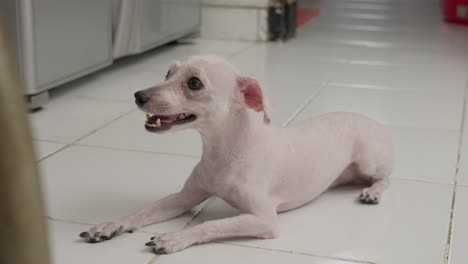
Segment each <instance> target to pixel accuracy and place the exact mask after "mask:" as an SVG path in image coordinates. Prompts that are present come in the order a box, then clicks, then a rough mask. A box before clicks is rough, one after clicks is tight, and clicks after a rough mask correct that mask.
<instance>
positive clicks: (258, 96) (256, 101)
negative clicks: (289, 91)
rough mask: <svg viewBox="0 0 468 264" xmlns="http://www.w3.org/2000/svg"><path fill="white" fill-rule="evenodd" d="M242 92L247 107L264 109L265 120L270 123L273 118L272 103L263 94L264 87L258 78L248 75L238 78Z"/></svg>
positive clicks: (258, 110)
mask: <svg viewBox="0 0 468 264" xmlns="http://www.w3.org/2000/svg"><path fill="white" fill-rule="evenodd" d="M238 84H239V87H240V91H241V94H242V95H243V97H244V98H243V99H244V102H245V104H246V105H247V107H249V108H251V109H253V110H255V111H257V112H261V111H263V120H264V121H265V123H267V124H269V123H270V119H271V105H270V102H269V101H268V99H266V98H265V96H264V95H263V91H262V88H260V84H259V83H258V81H257V80H255V79H253V78H248V77H241V78H239V80H238Z"/></svg>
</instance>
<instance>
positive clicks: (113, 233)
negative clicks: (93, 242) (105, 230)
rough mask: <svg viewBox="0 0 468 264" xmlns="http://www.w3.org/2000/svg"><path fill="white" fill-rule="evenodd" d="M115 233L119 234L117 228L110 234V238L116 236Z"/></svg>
mask: <svg viewBox="0 0 468 264" xmlns="http://www.w3.org/2000/svg"><path fill="white" fill-rule="evenodd" d="M115 234H117V230H115V231H114V232H112V233H111V234H110V237H109V239H111V238H113V237H114V236H115Z"/></svg>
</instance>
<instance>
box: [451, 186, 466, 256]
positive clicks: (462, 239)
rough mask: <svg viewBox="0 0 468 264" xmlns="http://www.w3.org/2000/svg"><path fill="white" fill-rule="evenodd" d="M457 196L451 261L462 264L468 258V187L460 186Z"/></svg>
mask: <svg viewBox="0 0 468 264" xmlns="http://www.w3.org/2000/svg"><path fill="white" fill-rule="evenodd" d="M456 197H457V198H456V203H455V214H454V219H453V231H452V242H451V250H450V251H451V254H450V263H451V264H462V263H466V260H467V259H468V252H467V251H466V245H467V244H468V225H467V223H468V188H467V187H458V188H457V196H456Z"/></svg>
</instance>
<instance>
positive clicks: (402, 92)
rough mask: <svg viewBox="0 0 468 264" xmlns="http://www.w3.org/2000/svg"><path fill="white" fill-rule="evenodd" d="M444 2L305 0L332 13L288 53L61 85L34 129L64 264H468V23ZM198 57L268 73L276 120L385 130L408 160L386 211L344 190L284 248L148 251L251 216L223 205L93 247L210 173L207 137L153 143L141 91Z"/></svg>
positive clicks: (285, 49)
mask: <svg viewBox="0 0 468 264" xmlns="http://www.w3.org/2000/svg"><path fill="white" fill-rule="evenodd" d="M439 2H440V1H439V0H412V1H410V0H379V1H354V0H352V1H345V0H329V1H318V0H317V1H306V0H304V1H301V2H300V4H301V6H304V7H319V8H320V9H321V14H320V16H318V17H317V18H315V19H314V20H313V21H312V22H310V23H309V24H307V25H306V26H305V27H304V28H301V29H300V30H299V32H298V37H297V38H296V39H293V40H291V41H288V42H286V43H268V44H260V43H247V42H225V41H209V40H201V39H195V40H187V41H185V43H184V44H183V45H176V46H170V47H165V48H162V49H158V50H155V51H152V52H149V53H147V54H145V55H143V56H139V57H138V58H130V59H124V60H121V61H119V62H118V63H117V64H116V65H115V66H113V67H110V68H109V69H106V70H103V71H101V72H99V73H97V74H93V75H92V76H89V77H86V78H83V79H81V80H78V81H75V82H73V83H71V84H67V85H65V86H64V87H61V89H57V90H56V91H54V93H53V97H52V99H51V103H50V104H49V105H47V106H46V107H45V109H44V110H43V111H41V112H37V113H33V114H31V115H30V119H31V122H32V126H33V129H34V140H35V141H34V142H35V144H36V146H37V156H38V159H39V160H40V161H39V166H40V169H41V171H42V176H41V177H42V182H43V187H44V188H45V201H46V207H47V216H48V222H49V230H50V236H51V244H52V252H53V258H54V260H55V263H60V264H62V263H66V264H68V263H141V264H151V263H183V262H188V261H196V262H203V263H220V262H224V263H238V262H247V263H266V262H271V263H285V262H291V263H330V264H337V263H387V264H396V263H398V264H404V263H411V264H413V263H425V264H426V263H428V264H429V263H440V264H442V263H452V264H461V263H467V262H468V254H467V250H466V244H467V243H468V209H467V208H468V119H467V117H466V112H467V111H468V110H466V109H465V108H464V103H465V100H466V89H467V77H468V67H467V64H468V27H461V26H455V25H447V24H445V23H443V22H442V17H441V15H440V10H439ZM197 53H217V54H220V55H222V56H224V57H226V58H229V60H230V61H232V62H233V63H234V64H236V65H237V66H238V67H239V68H240V69H241V71H242V72H244V73H245V74H248V75H251V76H253V77H256V78H257V79H259V80H260V81H261V83H262V85H263V87H264V89H265V90H266V93H267V94H268V96H269V97H270V99H271V100H272V101H273V103H274V105H275V112H274V120H273V122H274V124H276V125H287V124H288V123H294V122H298V121H300V120H301V119H303V118H306V117H310V116H314V115H318V114H320V113H324V112H329V111H337V110H340V111H355V112H360V113H364V114H366V115H369V116H372V117H374V118H376V119H378V120H380V121H381V122H383V123H384V124H385V125H386V126H387V128H388V130H389V131H390V132H391V134H392V135H393V136H394V139H395V146H396V155H397V165H396V169H395V172H394V174H393V175H392V185H391V187H390V189H389V191H388V193H387V195H386V196H385V197H384V200H383V202H382V203H381V204H380V205H378V206H362V205H360V204H358V203H356V202H355V199H354V198H355V195H356V190H355V189H354V188H353V187H343V188H339V189H336V190H333V191H330V192H328V193H326V194H324V195H323V196H321V197H319V198H318V199H317V200H315V201H313V202H311V203H310V204H308V205H307V206H304V207H303V208H300V209H298V210H294V211H291V212H289V213H285V214H281V215H280V217H279V219H280V229H281V236H280V238H278V239H274V240H263V241H261V240H249V239H240V240H228V241H222V242H221V243H209V244H206V245H202V246H194V247H191V248H189V249H187V250H185V251H182V252H180V253H176V254H174V255H167V256H155V255H153V254H152V253H151V252H150V251H148V250H147V249H146V248H145V247H144V243H145V242H147V240H148V238H149V237H150V236H151V234H158V233H164V232H170V231H174V230H178V229H181V228H183V227H184V226H186V225H188V224H196V223H198V222H200V221H204V220H206V219H213V218H220V217H225V216H229V215H232V214H235V213H236V211H235V210H233V209H231V208H230V207H228V206H227V205H226V204H224V203H223V202H221V201H219V200H210V201H208V202H207V203H206V204H204V205H203V210H202V211H201V213H200V214H198V216H197V217H195V214H196V213H197V212H198V211H199V209H200V208H197V209H194V210H193V212H192V213H189V214H186V215H183V216H181V217H179V218H177V219H174V220H171V221H168V222H166V223H162V224H158V225H153V226H149V227H146V228H144V229H142V230H139V231H137V232H136V233H134V234H126V235H123V236H120V237H118V238H116V239H114V240H112V241H109V242H106V243H101V244H86V243H82V242H80V241H79V240H78V236H77V235H78V234H79V232H80V231H83V230H85V229H87V228H88V227H89V226H90V225H93V224H98V223H100V222H103V221H109V220H112V219H115V218H117V217H120V216H123V215H125V214H128V213H130V212H132V211H134V210H136V209H137V208H140V207H142V206H145V205H147V204H148V203H150V202H152V201H154V200H156V199H159V198H161V197H163V196H164V195H166V194H168V193H170V192H174V191H177V190H178V189H179V187H180V186H181V185H182V183H183V182H184V179H185V178H186V176H187V175H188V173H189V172H190V170H191V168H192V166H193V165H194V164H195V163H196V161H197V159H198V158H197V157H199V155H200V152H201V144H200V142H199V137H198V135H197V134H196V133H194V132H193V131H185V132H178V133H175V134H168V135H164V136H158V135H152V134H149V133H146V132H145V130H144V129H143V127H142V125H141V122H142V119H143V118H144V117H143V116H142V114H141V113H140V112H138V111H137V110H136V109H135V107H134V105H133V98H132V95H133V92H134V91H136V90H139V89H142V88H146V87H147V86H149V85H151V84H154V83H155V82H158V81H161V80H162V79H163V76H164V74H165V72H166V67H167V66H168V65H169V64H170V62H171V61H172V60H174V59H179V58H183V57H185V56H187V55H190V54H197ZM464 111H465V113H464ZM463 119H466V120H465V121H464V122H462V121H463ZM453 198H455V199H453ZM452 207H453V208H454V211H453V217H452V215H451V209H452ZM192 220H193V222H191V221H192ZM445 258H448V259H445Z"/></svg>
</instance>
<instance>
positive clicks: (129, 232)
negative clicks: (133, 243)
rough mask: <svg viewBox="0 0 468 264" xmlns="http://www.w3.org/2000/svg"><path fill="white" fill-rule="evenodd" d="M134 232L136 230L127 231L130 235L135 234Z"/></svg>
mask: <svg viewBox="0 0 468 264" xmlns="http://www.w3.org/2000/svg"><path fill="white" fill-rule="evenodd" d="M134 231H135V230H133V229H129V230H127V233H130V234H131V233H133V232H134Z"/></svg>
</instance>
